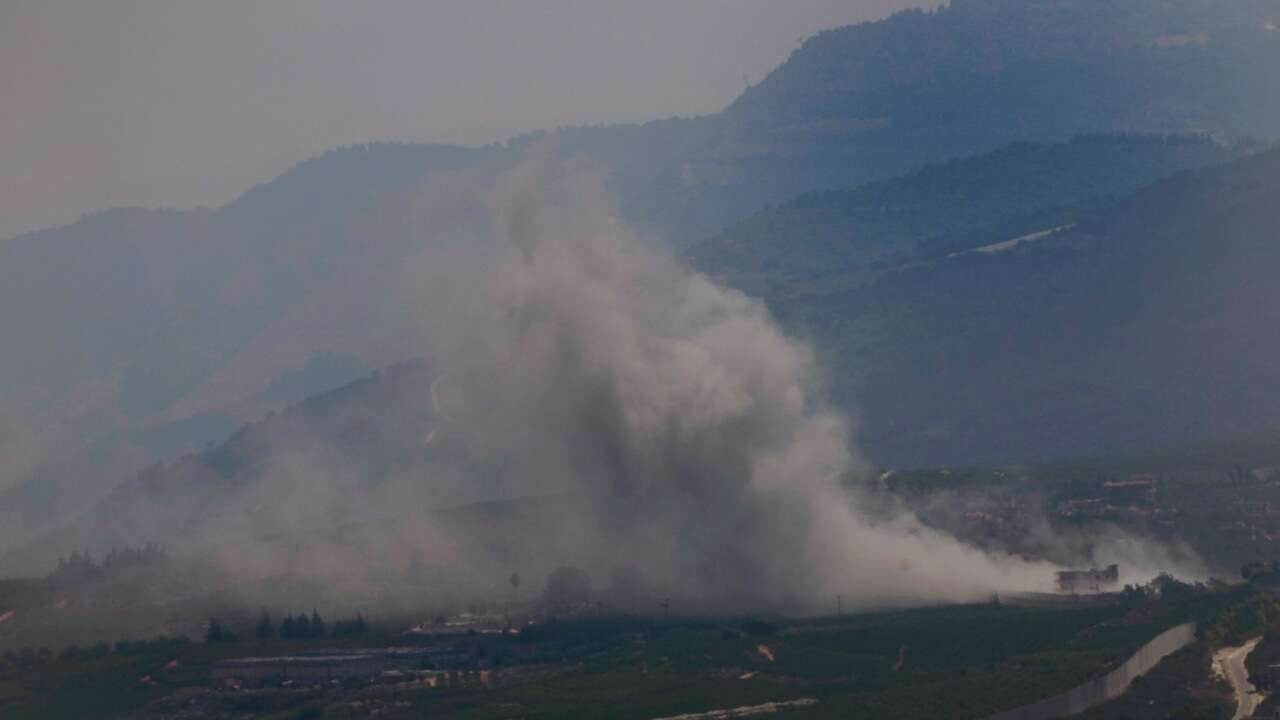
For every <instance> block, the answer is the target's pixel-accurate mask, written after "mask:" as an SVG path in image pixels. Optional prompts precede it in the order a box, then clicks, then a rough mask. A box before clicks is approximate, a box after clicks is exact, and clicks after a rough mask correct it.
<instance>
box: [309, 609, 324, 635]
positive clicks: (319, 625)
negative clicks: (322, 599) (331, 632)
mask: <svg viewBox="0 0 1280 720" xmlns="http://www.w3.org/2000/svg"><path fill="white" fill-rule="evenodd" d="M311 637H324V620H322V619H321V618H320V613H318V612H316V610H315V608H312V609H311Z"/></svg>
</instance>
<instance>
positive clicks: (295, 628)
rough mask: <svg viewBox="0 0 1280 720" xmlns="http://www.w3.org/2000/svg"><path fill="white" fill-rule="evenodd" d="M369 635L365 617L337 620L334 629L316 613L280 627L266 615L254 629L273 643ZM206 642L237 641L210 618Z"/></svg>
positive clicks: (293, 618) (286, 620)
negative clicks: (275, 639)
mask: <svg viewBox="0 0 1280 720" xmlns="http://www.w3.org/2000/svg"><path fill="white" fill-rule="evenodd" d="M367 632H369V623H368V622H367V621H366V620H365V619H364V615H363V614H357V615H356V616H355V617H353V618H345V619H342V620H337V621H335V622H334V623H333V624H332V625H329V624H328V623H326V622H325V620H324V618H322V617H320V613H318V612H316V611H315V610H312V611H311V615H310V616H308V615H307V614H306V613H299V614H298V615H296V616H294V615H286V616H285V617H284V619H283V620H281V621H280V623H279V624H278V625H277V624H276V623H275V622H274V621H273V620H272V619H271V614H270V613H268V612H266V611H263V613H262V616H261V617H260V618H258V622H257V624H256V625H254V628H253V636H254V637H255V638H257V639H258V640H271V639H274V638H280V639H281V640H303V639H307V638H320V637H326V636H329V637H341V636H344V635H363V634H365V633H367ZM204 639H205V641H206V642H211V643H212V642H233V641H235V640H236V639H237V635H236V634H235V633H234V632H233V631H232V630H231V629H229V628H228V627H226V626H225V625H223V624H222V623H221V622H219V621H218V619H217V618H213V617H211V618H209V623H208V625H206V626H205V635H204Z"/></svg>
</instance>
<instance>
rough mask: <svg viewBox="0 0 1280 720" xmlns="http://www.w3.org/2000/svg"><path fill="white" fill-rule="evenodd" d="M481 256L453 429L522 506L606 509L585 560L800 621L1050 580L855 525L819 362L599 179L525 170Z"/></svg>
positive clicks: (845, 459)
mask: <svg viewBox="0 0 1280 720" xmlns="http://www.w3.org/2000/svg"><path fill="white" fill-rule="evenodd" d="M475 257H477V258H483V260H482V261H478V262H477V263H476V264H475V266H473V267H470V268H467V269H466V270H461V269H459V272H466V273H473V272H474V273H476V276H477V277H484V278H486V281H484V282H477V285H478V286H480V287H482V288H483V290H482V291H481V292H479V293H475V294H473V295H472V297H471V298H470V302H468V303H466V305H467V309H466V311H465V317H466V319H467V320H466V323H465V329H464V330H463V331H462V335H463V337H462V339H461V341H460V342H457V343H455V347H456V350H455V351H453V352H451V353H449V354H448V356H449V357H448V359H447V361H446V363H445V365H446V367H448V368H449V370H447V371H446V374H447V381H448V384H449V386H450V391H449V393H447V394H449V396H450V398H451V400H450V413H452V414H453V415H456V416H458V418H459V422H460V423H462V424H465V425H467V426H468V427H469V428H470V429H471V431H473V432H476V433H479V434H480V435H482V436H483V437H484V438H486V440H487V442H489V443H491V449H492V450H493V451H494V452H504V453H506V452H514V453H517V454H519V455H520V457H521V463H522V468H523V470H522V473H521V481H520V482H521V484H522V487H519V488H515V489H514V494H531V493H539V492H554V491H561V492H562V491H569V492H575V493H582V494H586V495H588V496H589V497H590V498H592V500H591V501H590V502H589V503H588V504H587V505H586V506H584V510H583V511H582V513H581V517H577V518H575V520H574V521H573V522H572V523H569V524H568V525H567V526H566V527H565V528H563V532H564V533H566V534H569V535H570V536H573V537H574V539H575V543H574V544H575V546H577V547H579V548H581V549H582V553H583V554H584V555H586V556H587V557H586V558H585V562H587V563H589V564H592V565H593V566H595V567H608V566H610V565H618V564H625V565H627V566H630V567H632V568H634V569H635V570H637V571H638V573H639V574H640V575H641V576H642V577H643V578H644V579H645V581H646V583H648V584H649V585H651V586H654V587H660V588H662V589H663V590H664V591H668V592H671V593H672V594H674V595H679V596H681V597H685V598H689V599H690V600H691V601H696V602H701V603H704V604H706V605H707V606H708V607H711V606H717V607H740V606H746V607H771V608H778V609H786V610H792V611H803V610H806V609H813V608H816V607H817V606H818V605H819V604H823V603H829V598H830V597H831V596H832V595H833V594H836V593H839V594H842V595H844V596H845V597H847V598H852V599H853V601H854V602H856V601H857V600H862V601H863V602H864V603H866V604H871V603H877V602H893V601H902V600H915V601H921V600H932V599H942V598H970V597H981V596H984V595H986V594H988V593H989V592H990V591H992V590H993V589H997V588H1000V589H1003V588H1008V587H1022V588H1029V587H1033V586H1039V585H1043V584H1044V581H1045V580H1046V579H1047V578H1049V577H1050V571H1051V568H1049V567H1047V566H1041V565H1033V564H1028V563H1024V562H1022V561H1018V560H1015V559H1012V558H1008V557H992V556H988V555H984V554H983V553H981V552H979V551H977V550H975V549H972V548H970V547H967V546H964V545H962V544H961V543H959V542H958V541H956V540H955V539H953V538H950V537H946V536H943V535H940V534H938V533H937V532H935V531H932V530H930V529H928V528H926V527H924V526H923V525H921V524H920V523H919V522H917V521H916V520H915V519H914V518H912V517H910V516H906V515H903V516H900V517H898V518H896V519H894V520H892V521H888V522H883V521H882V522H879V523H876V524H873V523H872V522H870V521H869V520H867V519H864V518H863V517H861V516H860V515H859V514H858V513H857V511H856V509H855V508H853V507H852V506H851V504H850V499H849V497H848V496H847V495H846V494H845V493H843V492H842V491H841V489H840V487H839V484H838V483H839V478H840V476H841V474H842V473H844V472H845V471H848V470H850V469H854V468H857V467H858V462H859V461H858V459H857V457H856V455H855V454H854V453H853V452H852V451H851V448H850V446H849V444H848V438H849V435H850V431H849V430H850V428H849V424H848V422H847V421H846V419H845V418H843V417H842V416H841V415H840V414H839V413H837V412H835V411H833V410H832V409H831V408H830V407H828V406H827V404H826V403H825V402H824V400H823V398H822V394H821V391H820V383H819V382H818V380H819V378H820V374H819V372H818V366H817V362H816V359H815V357H814V354H813V352H812V351H811V350H810V349H809V348H808V347H807V346H806V345H804V344H802V343H800V342H797V341H795V340H794V339H791V338H789V337H787V336H786V335H784V333H783V332H781V331H780V330H779V328H778V327H777V326H776V325H775V324H774V323H773V322H772V321H771V319H770V318H769V316H768V313H767V311H766V309H765V308H764V306H763V305H762V304H761V303H759V302H758V301H755V300H753V299H750V298H748V297H746V296H744V295H742V294H741V293H738V292H735V291H733V290H729V289H726V288H723V287H720V286H718V285H716V284H715V283H713V282H711V281H710V280H709V279H707V278H706V277H705V276H703V275H700V274H697V273H694V272H692V271H690V270H688V269H687V268H685V267H683V266H682V265H680V264H679V263H678V262H677V261H676V260H675V259H674V258H673V257H671V256H670V255H669V254H667V253H665V252H662V251H659V250H655V249H654V243H652V242H648V241H646V239H644V238H641V237H639V236H638V234H637V233H636V232H635V231H634V230H632V229H630V228H628V226H627V225H626V224H625V223H624V222H623V221H622V220H621V219H620V216H619V214H618V213H617V212H616V210H615V208H614V206H613V204H612V202H611V201H610V198H609V197H608V194H607V192H606V191H605V190H604V188H603V184H602V183H601V182H600V181H599V179H598V178H597V177H595V176H594V175H592V174H591V173H589V172H582V171H579V170H578V169H575V168H573V167H572V166H569V165H565V164H556V163H552V162H548V161H545V160H543V161H537V160H535V161H529V162H526V163H525V164H523V165H522V166H520V167H519V168H517V169H516V170H514V171H513V172H511V173H510V174H509V175H508V176H507V177H506V178H505V179H504V180H503V182H502V183H501V184H500V186H499V187H498V188H497V189H496V190H495V191H494V193H493V198H492V238H491V240H490V244H489V245H488V246H486V247H483V248H481V249H479V250H478V251H477V252H476V253H475ZM477 271H478V272H477ZM437 345H438V346H439V345H440V343H438V344H437ZM529 542H537V539H529Z"/></svg>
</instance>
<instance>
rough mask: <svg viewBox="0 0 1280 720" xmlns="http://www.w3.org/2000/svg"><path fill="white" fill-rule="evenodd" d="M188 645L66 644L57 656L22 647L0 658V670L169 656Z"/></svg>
mask: <svg viewBox="0 0 1280 720" xmlns="http://www.w3.org/2000/svg"><path fill="white" fill-rule="evenodd" d="M189 642H191V641H190V640H189V639H187V638H186V637H184V636H179V637H166V636H160V637H157V638H155V639H154V640H120V641H117V642H116V643H115V644H114V645H112V644H111V643H105V642H104V643H97V644H96V645H88V646H83V647H82V646H80V645H68V646H67V647H64V648H62V649H61V650H59V651H58V652H57V653H54V652H53V651H52V650H50V649H49V648H48V647H39V648H33V647H24V648H22V649H20V650H16V651H14V650H10V651H9V652H6V653H5V654H4V655H3V656H0V670H6V669H8V670H22V669H26V668H31V667H36V666H38V665H44V664H48V663H53V662H59V663H62V662H81V661H89V660H97V659H100V658H105V657H107V656H110V655H140V654H147V653H172V652H173V651H174V650H176V649H177V648H180V647H181V646H183V645H186V644H187V643H189Z"/></svg>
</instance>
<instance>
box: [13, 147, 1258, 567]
mask: <svg viewBox="0 0 1280 720" xmlns="http://www.w3.org/2000/svg"><path fill="white" fill-rule="evenodd" d="M1135 142H1136V141H1135ZM1143 142H1150V141H1143ZM1192 146H1194V147H1202V149H1204V150H1206V151H1207V150H1208V149H1209V148H1211V147H1213V146H1208V145H1204V146H1201V145H1190V146H1188V147H1192ZM1062 152H1067V149H1066V148H1064V147H1061V146H1057V147H1053V148H1035V149H1034V152H1031V154H1032V155H1038V154H1045V153H1047V154H1048V156H1050V157H1052V156H1055V155H1056V154H1057V153H1062ZM1085 154H1086V155H1089V153H1085ZM1095 157H1096V156H1095ZM990 162H992V159H991V158H987V159H981V160H977V161H974V167H986V166H988V163H990ZM1068 165H1069V164H1068ZM1005 166H1012V165H1010V164H1008V163H1006V164H1005ZM1028 166H1029V167H1031V168H1035V167H1036V165H1035V164H1034V163H1030V164H1029V165H1028ZM952 170H953V171H955V170H956V168H952ZM930 172H933V171H930ZM1032 175H1034V173H1032ZM922 177H929V172H926V173H923V174H922ZM957 177H959V178H965V177H966V176H965V174H963V173H957ZM910 186H911V184H910V183H908V184H907V185H905V187H910ZM1277 197H1280V150H1272V151H1267V152H1260V153H1257V154H1253V155H1249V156H1246V157H1243V158H1240V159H1237V160H1233V161H1231V162H1228V163H1225V164H1222V165H1216V166H1212V167H1207V168H1201V169H1197V170H1189V171H1184V172H1181V173H1179V174H1177V175H1175V176H1173V177H1172V178H1169V179H1166V180H1161V181H1158V182H1156V183H1154V184H1151V185H1148V186H1146V187H1144V188H1142V189H1140V190H1139V191H1137V192H1136V193H1133V194H1130V195H1128V196H1126V197H1124V198H1122V199H1119V200H1114V201H1112V202H1110V203H1109V204H1107V205H1106V206H1105V207H1103V206H1101V205H1100V206H1098V207H1095V208H1094V209H1093V210H1092V211H1091V212H1090V214H1088V215H1087V216H1082V217H1081V218H1080V219H1079V222H1078V223H1077V224H1076V225H1075V226H1074V227H1071V228H1069V229H1062V230H1058V231H1055V232H1051V233H1048V234H1046V235H1043V236H1040V237H1037V238H1034V239H1029V240H1026V241H1024V242H1021V243H1018V244H1005V245H1001V246H999V247H997V248H994V249H992V248H988V249H987V251H968V252H956V253H947V254H938V255H934V256H932V257H929V258H927V259H922V260H920V261H918V262H914V263H911V264H908V265H906V266H903V267H899V268H897V269H890V270H887V271H885V272H884V273H882V274H881V275H880V277H878V278H876V279H873V280H871V281H869V282H863V283H851V284H848V285H842V284H840V283H832V284H830V285H829V286H827V287H816V288H806V289H805V291H804V292H797V293H789V294H786V295H785V296H782V297H767V298H766V299H767V300H768V301H769V302H770V304H771V305H772V306H773V307H775V308H777V309H778V313H779V314H780V315H781V316H782V317H784V318H785V319H786V320H787V322H788V323H789V324H790V325H791V327H792V328H793V329H795V330H796V331H797V332H803V333H806V334H808V335H809V336H810V337H812V338H813V339H814V340H815V341H816V342H817V343H818V344H819V346H820V347H821V348H822V349H823V350H824V351H825V352H824V353H823V357H825V358H826V359H827V360H828V364H829V367H830V370H831V372H830V378H831V383H832V386H833V389H834V391H835V395H836V399H837V402H838V403H839V404H842V405H846V406H848V407H851V408H853V410H854V411H855V415H856V417H857V419H858V439H859V444H860V445H861V446H862V447H863V449H864V450H865V452H866V454H867V455H868V456H869V458H870V459H871V460H872V461H873V462H875V463H877V464H880V465H890V466H899V467H900V466H940V465H957V464H985V465H1003V464H1006V463H1009V462H1018V461H1036V460H1046V459H1052V458H1055V457H1067V456H1081V455H1097V454H1099V453H1104V452H1109V451H1117V450H1127V451H1132V450H1134V449H1138V448H1159V447H1166V446H1173V445H1178V444H1181V443H1195V442H1201V441H1204V440H1206V439H1212V438H1218V437H1228V436H1232V435H1238V434H1248V433H1256V432H1258V431H1260V430H1263V429H1270V428H1280V402H1277V401H1276V400H1275V398H1277V397H1280V365H1277V364H1276V363H1275V362H1274V358H1276V357H1280V334H1277V333H1276V332H1275V328H1276V327H1280V283H1278V282H1277V278H1280V242H1277V236H1276V232H1277V228H1280V203H1277V202H1275V200H1276V198H1277ZM980 201H981V198H980V197H978V198H975V202H979V203H980ZM440 377H441V376H440V375H439V374H438V372H437V370H436V369H435V368H433V367H432V366H431V364H430V363H429V362H426V363H424V362H416V363H411V364H407V365H402V366H397V367H395V368H392V369H390V370H387V371H384V372H380V373H376V374H375V375H373V376H370V377H368V378H366V379H363V380H360V381H358V382H355V383H353V384H351V385H348V386H345V387H343V388H340V389H338V390H334V391H331V392H328V393H325V394H323V395H320V396H317V397H314V398H311V399H309V400H307V401H305V402H303V403H300V404H298V405H296V406H294V407H292V408H291V409H289V410H286V411H284V412H281V413H278V414H274V415H271V416H269V417H268V418H266V419H265V420H262V421H259V422H257V423H254V424H252V425H249V426H246V427H245V428H243V429H242V430H240V431H239V432H237V433H236V434H235V435H234V436H232V437H231V438H230V439H229V440H228V441H226V442H225V443H222V444H219V445H217V446H215V447H212V448H210V449H209V450H206V451H204V452H201V453H198V454H192V455H189V456H187V457H185V458H182V459H181V460H178V461H176V462H170V463H166V464H162V465H159V466H156V467H154V468H152V469H150V470H148V471H145V472H143V473H142V474H140V475H139V476H137V477H136V478H135V479H134V480H131V481H129V482H127V483H125V484H123V485H121V486H120V487H118V488H117V489H116V490H115V491H114V492H112V493H111V495H110V496H109V497H107V498H106V499H105V500H103V501H102V502H99V503H97V504H95V506H94V507H93V508H92V509H91V510H89V511H88V512H86V513H84V514H83V515H82V516H80V517H79V518H77V519H76V520H75V521H74V522H73V523H71V524H69V525H68V526H67V527H65V528H63V529H59V530H56V531H53V532H50V533H47V534H45V535H43V536H41V537H40V538H38V539H37V540H35V541H34V542H32V543H30V544H28V545H27V546H26V547H25V548H23V549H22V550H21V551H19V552H13V553H10V554H9V555H8V557H7V558H6V559H5V560H4V563H3V564H2V565H0V566H2V567H3V569H5V570H13V569H31V568H34V567H39V566H42V565H47V564H48V563H50V562H52V561H53V559H54V558H56V556H57V555H58V554H65V553H67V552H70V551H71V550H72V549H75V548H77V547H80V548H83V547H90V546H94V547H101V546H107V545H112V544H116V545H137V544H139V543H145V542H157V543H161V544H164V545H166V546H167V547H170V548H175V549H182V548H184V547H200V546H204V545H207V544H210V543H219V542H233V541H236V540H238V539H243V538H245V537H247V536H249V535H251V534H261V533H268V534H269V533H274V532H298V531H319V530H322V529H324V528H327V527H333V526H338V525H343V524H346V523H352V522H361V521H367V520H371V519H375V518H377V517H379V516H380V515H388V516H389V515H395V514H403V513H412V512H414V511H415V510H418V509H426V508H429V507H436V508H440V507H448V506H450V505H455V504H461V503H466V502H472V501H478V500H487V499H498V498H504V497H509V496H510V492H511V488H513V487H522V488H525V487H527V483H523V482H521V481H520V477H521V476H520V473H521V471H522V469H523V468H526V467H528V466H529V464H528V463H526V462H522V461H521V456H520V455H519V453H520V452H526V451H530V449H528V448H525V449H523V450H521V449H519V448H521V447H522V446H521V445H520V444H519V443H516V444H515V445H513V446H512V447H513V448H517V449H516V450H513V452H514V453H515V454H514V455H504V454H503V453H502V452H498V451H495V449H494V448H495V447H497V446H501V445H502V444H501V443H498V442H495V440H496V439H495V438H493V437H485V436H483V434H481V433H480V431H479V430H477V429H475V428H470V429H469V427H468V425H467V422H466V421H465V420H458V419H456V418H453V417H451V416H450V415H449V414H448V413H447V412H446V411H444V410H442V409H441V407H440V406H439V403H440V402H441V401H440V400H439V398H440V396H441V394H442V392H438V391H437V388H436V387H435V386H436V384H437V381H438V379H439V378H440ZM445 384H446V385H447V384H448V383H445ZM444 396H445V397H446V398H447V397H448V395H447V392H445V393H444ZM444 402H445V403H446V404H447V402H448V400H447V399H446V400H445V401H444ZM476 427H477V428H479V427H483V425H480V426H476ZM533 451H536V449H535V450H533ZM321 480H322V481H321Z"/></svg>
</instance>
